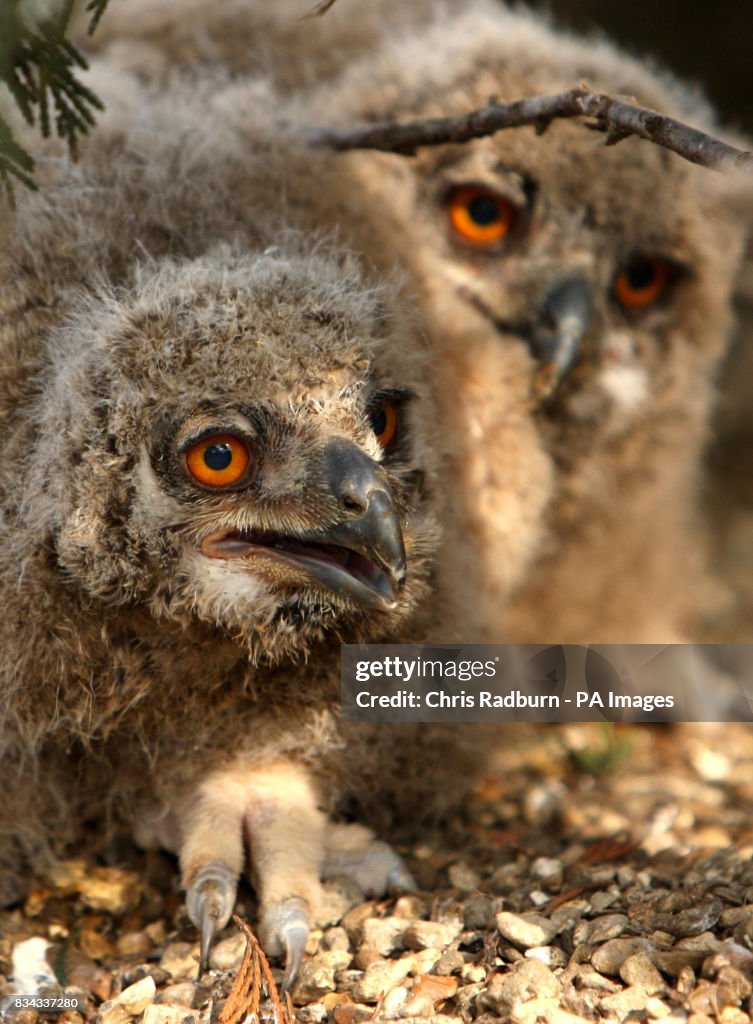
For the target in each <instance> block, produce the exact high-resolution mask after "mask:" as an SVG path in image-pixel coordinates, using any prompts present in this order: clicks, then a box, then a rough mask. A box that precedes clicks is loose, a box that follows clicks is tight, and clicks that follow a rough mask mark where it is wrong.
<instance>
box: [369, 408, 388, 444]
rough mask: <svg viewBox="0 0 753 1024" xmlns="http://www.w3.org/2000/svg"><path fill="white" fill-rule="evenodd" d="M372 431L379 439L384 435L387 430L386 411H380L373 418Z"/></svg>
mask: <svg viewBox="0 0 753 1024" xmlns="http://www.w3.org/2000/svg"><path fill="white" fill-rule="evenodd" d="M371 429H372V430H373V431H374V433H375V434H376V436H377V437H379V436H380V434H383V433H384V432H385V430H386V429H387V413H386V412H385V411H384V409H379V410H378V411H377V412H375V413H374V415H373V416H372V417H371Z"/></svg>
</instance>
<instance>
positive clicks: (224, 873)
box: [186, 861, 238, 977]
mask: <svg viewBox="0 0 753 1024" xmlns="http://www.w3.org/2000/svg"><path fill="white" fill-rule="evenodd" d="M237 888H238V883H237V879H236V877H235V875H234V874H233V872H232V871H231V870H230V868H229V867H228V866H227V864H223V863H222V861H211V862H210V863H209V864H206V865H204V867H203V868H201V869H200V870H199V871H198V872H197V874H196V877H195V878H194V880H193V881H192V882H191V884H190V885H189V887H188V890H187V892H186V910H187V911H188V916H189V917H190V918H191V920H192V921H193V923H194V924H195V925H196V927H197V928H198V929H199V936H200V945H199V977H201V976H202V974H203V973H204V971H205V970H206V969H207V967H208V965H209V953H210V950H211V948H212V942H213V941H214V937H215V935H216V934H217V933H218V932H219V931H221V930H222V929H223V928H224V927H225V925H226V924H227V923H228V921H229V920H230V915H231V914H232V912H233V905H234V903H235V895H236V890H237Z"/></svg>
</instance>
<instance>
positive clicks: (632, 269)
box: [627, 262, 656, 292]
mask: <svg viewBox="0 0 753 1024" xmlns="http://www.w3.org/2000/svg"><path fill="white" fill-rule="evenodd" d="M655 277H656V268H655V267H654V265H653V263H648V262H642V263H633V264H631V265H630V266H629V267H628V271H627V279H628V284H629V285H630V287H631V288H633V289H634V290H635V291H637V292H639V291H642V290H643V289H644V288H648V287H649V286H650V285H652V284H653V283H654V278H655Z"/></svg>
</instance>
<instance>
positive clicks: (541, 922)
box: [495, 910, 559, 949]
mask: <svg viewBox="0 0 753 1024" xmlns="http://www.w3.org/2000/svg"><path fill="white" fill-rule="evenodd" d="M495 920H496V922H497V928H498V929H499V931H500V934H501V935H503V936H504V937H505V938H506V939H509V940H510V942H512V943H514V944H515V945H516V946H522V947H523V949H529V948H530V947H531V946H546V945H548V944H549V942H550V941H551V939H553V938H554V936H555V935H556V934H557V932H558V930H559V929H558V928H557V926H556V925H555V924H554V923H553V922H552V921H550V920H549V918H547V917H543V916H542V915H540V914H511V913H509V912H508V911H505V910H503V911H502V912H501V913H499V914H497V916H496V918H495Z"/></svg>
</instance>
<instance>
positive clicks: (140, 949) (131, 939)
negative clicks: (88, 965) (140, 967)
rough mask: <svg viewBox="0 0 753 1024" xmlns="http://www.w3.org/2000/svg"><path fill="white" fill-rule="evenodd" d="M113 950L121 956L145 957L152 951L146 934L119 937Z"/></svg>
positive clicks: (132, 933) (130, 933)
mask: <svg viewBox="0 0 753 1024" xmlns="http://www.w3.org/2000/svg"><path fill="white" fill-rule="evenodd" d="M115 948H116V949H117V951H118V953H119V954H120V955H121V956H145V955H146V954H147V953H151V951H152V940H151V939H150V938H149V936H148V935H147V934H146V932H126V934H125V935H121V936H119V938H118V939H117V941H116V943H115ZM90 955H91V954H90Z"/></svg>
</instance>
